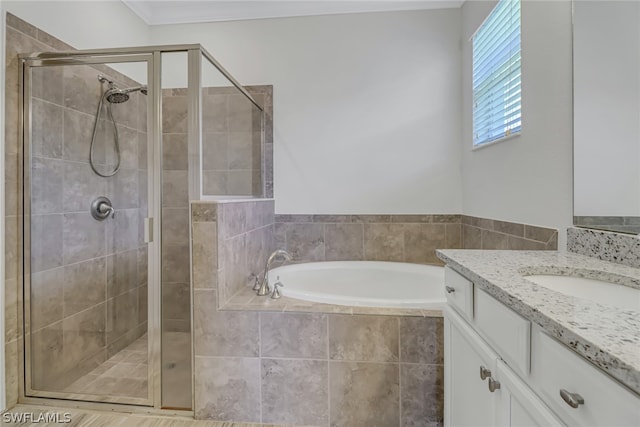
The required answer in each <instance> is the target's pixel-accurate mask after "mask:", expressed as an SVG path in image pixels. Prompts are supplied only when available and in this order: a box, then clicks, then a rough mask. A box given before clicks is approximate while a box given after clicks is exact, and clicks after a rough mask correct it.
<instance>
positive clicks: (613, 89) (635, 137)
mask: <svg viewBox="0 0 640 427" xmlns="http://www.w3.org/2000/svg"><path fill="white" fill-rule="evenodd" d="M639 52H640V3H638V2H629V1H624V2H619V1H615V2H612V1H609V2H602V1H580V2H576V4H575V5H574V52H573V60H574V76H575V82H574V88H575V90H574V99H575V116H574V120H575V131H574V132H575V135H574V137H575V145H574V168H575V186H574V191H575V194H574V197H575V212H576V215H581V216H640V168H639V167H638V165H639V161H640V144H639V143H638V141H640V53H639Z"/></svg>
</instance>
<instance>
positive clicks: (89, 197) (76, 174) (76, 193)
mask: <svg viewBox="0 0 640 427" xmlns="http://www.w3.org/2000/svg"><path fill="white" fill-rule="evenodd" d="M85 145H86V144H85ZM61 163H62V164H63V165H64V187H62V188H61V190H63V192H62V194H61V195H60V200H61V202H62V209H60V210H59V211H58V212H62V211H63V210H64V212H87V211H88V210H89V206H90V205H91V202H92V201H93V199H95V198H96V197H98V196H102V195H105V194H106V191H107V186H106V181H105V180H104V178H101V177H99V176H97V175H96V174H95V173H93V171H92V170H91V168H90V166H89V164H88V163H77V162H66V161H65V162H61ZM112 203H113V200H112Z"/></svg>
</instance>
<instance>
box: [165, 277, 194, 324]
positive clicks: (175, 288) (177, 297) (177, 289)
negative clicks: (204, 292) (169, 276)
mask: <svg viewBox="0 0 640 427" xmlns="http://www.w3.org/2000/svg"><path fill="white" fill-rule="evenodd" d="M162 318H163V319H176V320H190V318H191V292H190V289H189V284H188V283H163V284H162Z"/></svg>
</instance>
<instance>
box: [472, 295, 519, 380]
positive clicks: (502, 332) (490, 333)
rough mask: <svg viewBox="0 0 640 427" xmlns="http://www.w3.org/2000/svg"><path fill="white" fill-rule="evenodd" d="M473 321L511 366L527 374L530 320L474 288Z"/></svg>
mask: <svg viewBox="0 0 640 427" xmlns="http://www.w3.org/2000/svg"><path fill="white" fill-rule="evenodd" d="M474 299H475V309H474V315H475V323H476V326H477V327H478V330H479V331H480V333H481V334H482V335H483V336H484V337H485V339H486V340H487V341H488V342H489V344H490V345H491V346H493V348H495V349H496V350H497V352H498V354H499V355H500V357H502V359H504V361H505V362H507V365H509V366H510V367H511V368H512V369H513V370H515V371H518V372H519V373H521V374H524V375H525V376H526V375H528V374H529V361H530V357H531V353H530V351H531V322H529V321H528V320H527V319H525V318H524V317H522V316H520V315H519V314H518V313H516V312H515V311H513V310H511V309H510V308H507V307H506V306H505V305H504V304H502V303H501V302H499V301H498V300H496V299H495V298H493V297H492V296H490V295H489V294H487V293H486V292H484V291H482V290H481V289H478V288H476V289H475V298H474Z"/></svg>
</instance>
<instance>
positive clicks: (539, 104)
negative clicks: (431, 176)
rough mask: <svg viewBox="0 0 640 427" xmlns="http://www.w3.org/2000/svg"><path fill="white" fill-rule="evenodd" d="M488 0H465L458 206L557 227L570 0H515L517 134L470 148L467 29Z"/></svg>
mask: <svg viewBox="0 0 640 427" xmlns="http://www.w3.org/2000/svg"><path fill="white" fill-rule="evenodd" d="M494 4H495V2H493V1H490V2H484V1H482V2H481V1H478V2H476V1H467V2H465V3H464V5H463V7H462V39H463V60H462V63H463V123H464V124H463V136H462V168H463V171H464V172H463V186H462V188H463V192H462V199H463V201H464V202H463V211H464V213H465V214H467V215H473V216H479V217H487V218H493V219H500V220H504V221H514V222H521V223H527V224H534V225H542V226H549V227H554V228H559V229H560V233H559V234H560V239H561V240H560V242H559V248H564V246H565V244H564V238H565V233H564V230H565V227H567V226H569V225H571V224H572V222H573V218H572V216H573V213H572V65H571V2H569V1H523V2H522V135H521V136H519V137H516V138H513V139H511V140H507V141H504V142H500V143H498V144H495V145H491V146H487V147H484V148H481V149H478V150H475V151H472V149H471V147H472V140H471V134H472V109H471V101H472V98H473V94H472V87H471V73H472V66H471V57H472V46H471V41H469V39H470V37H471V35H472V34H473V33H474V32H475V30H476V29H477V28H478V26H479V25H480V24H481V23H482V22H483V20H484V19H485V17H486V16H487V15H488V14H489V12H490V11H491V9H492V7H493V5H494Z"/></svg>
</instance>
